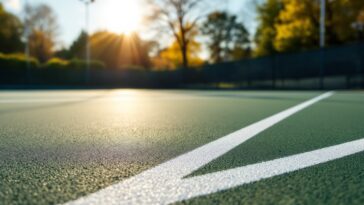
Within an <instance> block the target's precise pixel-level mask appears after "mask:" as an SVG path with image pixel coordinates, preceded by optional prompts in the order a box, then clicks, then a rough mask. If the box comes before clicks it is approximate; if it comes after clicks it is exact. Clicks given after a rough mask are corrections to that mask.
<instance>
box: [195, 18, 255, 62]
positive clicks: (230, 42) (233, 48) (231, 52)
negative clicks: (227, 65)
mask: <svg viewBox="0 0 364 205" xmlns="http://www.w3.org/2000/svg"><path fill="white" fill-rule="evenodd" d="M201 30H202V33H203V34H204V35H205V36H208V37H209V43H208V44H209V45H208V46H209V48H210V52H211V60H212V61H213V62H214V63H220V62H222V61H224V60H237V58H240V57H243V56H244V55H245V54H244V52H243V51H244V50H246V49H247V48H248V47H249V33H248V31H247V30H246V28H245V27H244V25H243V24H242V23H240V22H238V21H237V17H236V16H235V15H230V14H228V13H226V12H213V13H211V14H209V15H208V17H207V19H206V21H205V22H204V23H203V24H202V27H201Z"/></svg>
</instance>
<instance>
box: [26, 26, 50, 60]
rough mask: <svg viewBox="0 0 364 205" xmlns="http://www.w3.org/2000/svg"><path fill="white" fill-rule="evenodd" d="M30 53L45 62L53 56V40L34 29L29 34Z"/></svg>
mask: <svg viewBox="0 0 364 205" xmlns="http://www.w3.org/2000/svg"><path fill="white" fill-rule="evenodd" d="M29 48H30V55H31V56H34V57H36V58H37V59H38V60H39V62H41V63H45V62H47V61H48V60H49V59H51V58H52V56H53V51H52V49H53V41H52V40H51V39H50V38H49V37H48V36H47V35H45V33H43V32H41V31H37V30H34V31H33V32H32V33H31V34H30V36H29Z"/></svg>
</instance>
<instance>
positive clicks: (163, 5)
mask: <svg viewBox="0 0 364 205" xmlns="http://www.w3.org/2000/svg"><path fill="white" fill-rule="evenodd" d="M202 1H203V0H149V4H150V5H151V6H152V10H153V14H152V15H151V16H150V19H151V20H153V21H154V22H155V23H157V24H159V26H160V29H162V30H163V31H164V30H165V29H166V30H167V31H169V32H170V34H171V35H173V37H174V39H175V42H176V43H177V44H178V47H179V51H180V54H181V57H182V65H183V67H184V68H188V67H189V59H188V49H189V48H188V47H189V46H190V44H191V38H192V33H193V30H194V29H195V28H196V26H197V22H198V20H199V19H200V16H196V15H193V14H194V13H199V11H198V6H199V4H200V3H201V2H202Z"/></svg>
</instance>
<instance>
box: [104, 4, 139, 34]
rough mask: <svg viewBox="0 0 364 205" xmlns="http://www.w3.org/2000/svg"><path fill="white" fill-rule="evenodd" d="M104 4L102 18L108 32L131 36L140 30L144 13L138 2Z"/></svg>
mask: <svg viewBox="0 0 364 205" xmlns="http://www.w3.org/2000/svg"><path fill="white" fill-rule="evenodd" d="M103 3H104V5H103V7H102V11H101V13H100V18H101V19H102V24H103V27H105V29H106V30H109V31H111V32H115V33H123V34H130V33H132V32H135V31H137V30H138V29H139V28H140V24H141V18H142V12H141V7H140V4H139V1H138V0H104V2H103Z"/></svg>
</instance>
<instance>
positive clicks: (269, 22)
mask: <svg viewBox="0 0 364 205" xmlns="http://www.w3.org/2000/svg"><path fill="white" fill-rule="evenodd" d="M282 8H283V3H282V1H280V0H267V1H266V2H265V3H263V4H262V5H260V6H258V8H257V12H258V22H259V26H258V28H257V32H256V34H255V44H256V48H255V51H254V55H255V56H266V55H270V54H273V53H276V52H277V50H276V48H275V46H274V39H275V37H276V35H277V31H276V27H275V26H276V23H278V21H279V14H280V12H281V10H282Z"/></svg>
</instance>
